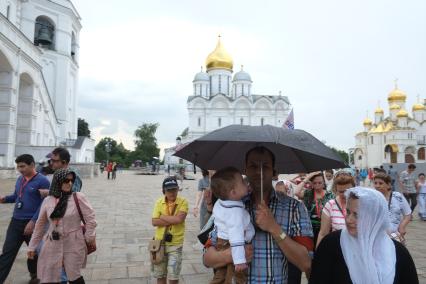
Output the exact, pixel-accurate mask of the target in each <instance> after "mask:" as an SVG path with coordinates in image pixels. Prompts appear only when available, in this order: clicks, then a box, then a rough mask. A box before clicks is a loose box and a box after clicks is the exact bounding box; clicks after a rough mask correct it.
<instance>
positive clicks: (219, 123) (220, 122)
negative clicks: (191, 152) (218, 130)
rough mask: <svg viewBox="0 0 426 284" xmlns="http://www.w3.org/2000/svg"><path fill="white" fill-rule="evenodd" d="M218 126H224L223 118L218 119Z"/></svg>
mask: <svg viewBox="0 0 426 284" xmlns="http://www.w3.org/2000/svg"><path fill="white" fill-rule="evenodd" d="M217 126H219V127H222V118H220V117H219V118H218V119H217Z"/></svg>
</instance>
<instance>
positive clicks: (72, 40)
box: [71, 32, 77, 60]
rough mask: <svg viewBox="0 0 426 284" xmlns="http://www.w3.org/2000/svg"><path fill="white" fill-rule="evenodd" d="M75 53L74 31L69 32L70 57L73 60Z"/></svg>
mask: <svg viewBox="0 0 426 284" xmlns="http://www.w3.org/2000/svg"><path fill="white" fill-rule="evenodd" d="M76 53H77V42H76V40H75V34H74V32H73V33H72V34H71V58H72V59H74V60H75V56H76Z"/></svg>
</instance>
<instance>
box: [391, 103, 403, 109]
mask: <svg viewBox="0 0 426 284" xmlns="http://www.w3.org/2000/svg"><path fill="white" fill-rule="evenodd" d="M390 109H391V110H399V109H401V107H400V106H399V105H397V104H392V105H391V106H390Z"/></svg>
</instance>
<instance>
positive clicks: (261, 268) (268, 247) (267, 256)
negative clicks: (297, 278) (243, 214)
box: [245, 190, 313, 283]
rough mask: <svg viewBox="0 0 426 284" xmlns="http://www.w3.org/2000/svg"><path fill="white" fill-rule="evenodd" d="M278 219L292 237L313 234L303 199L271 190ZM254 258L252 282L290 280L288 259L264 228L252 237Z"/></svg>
mask: <svg viewBox="0 0 426 284" xmlns="http://www.w3.org/2000/svg"><path fill="white" fill-rule="evenodd" d="M245 205H246V209H247V210H248V212H249V213H250V216H251V222H252V223H253V224H254V220H255V215H256V209H255V208H254V205H253V203H252V201H251V199H248V200H247V201H246V202H245ZM268 207H269V209H270V210H271V212H272V214H273V215H274V218H275V221H276V222H277V223H278V224H279V225H280V226H281V229H282V230H283V231H284V232H285V233H286V234H287V235H288V236H289V237H290V238H294V237H311V238H312V237H313V233H312V226H311V222H310V220H309V216H308V212H307V211H306V208H305V206H304V205H303V203H301V202H299V201H297V200H296V199H294V198H291V197H288V196H285V195H282V194H279V195H278V194H276V193H275V190H272V191H271V196H270V199H269V204H268ZM252 245H253V258H252V261H251V263H250V266H249V271H248V278H247V280H248V283H287V278H288V260H287V258H286V257H285V255H284V254H283V253H282V251H281V249H280V248H279V247H278V245H277V243H276V242H275V241H274V240H273V238H272V236H271V235H270V234H268V233H266V232H264V231H262V230H260V229H258V228H257V229H256V235H255V236H254V239H253V240H252Z"/></svg>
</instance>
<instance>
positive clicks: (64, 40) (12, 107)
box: [0, 0, 94, 168]
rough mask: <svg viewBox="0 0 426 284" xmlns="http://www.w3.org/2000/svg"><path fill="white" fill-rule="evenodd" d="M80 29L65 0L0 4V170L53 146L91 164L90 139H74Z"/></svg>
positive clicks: (41, 155) (9, 0)
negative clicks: (26, 156)
mask: <svg viewBox="0 0 426 284" xmlns="http://www.w3.org/2000/svg"><path fill="white" fill-rule="evenodd" d="M81 28H82V26H81V23H80V16H79V14H78V12H77V10H76V9H75V7H74V6H73V4H72V3H71V1H69V0H27V1H22V0H5V1H1V2H0V168H10V167H14V159H15V157H16V156H18V155H20V154H24V153H30V154H32V155H34V157H35V158H36V160H39V159H42V158H44V157H45V155H46V154H47V153H49V152H50V151H51V149H52V148H53V147H56V146H66V147H68V148H69V149H70V152H71V154H72V159H73V162H83V163H93V162H94V141H93V140H91V139H82V138H79V139H78V137H77V116H76V110H77V89H78V72H79V64H78V62H79V37H80V30H81Z"/></svg>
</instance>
